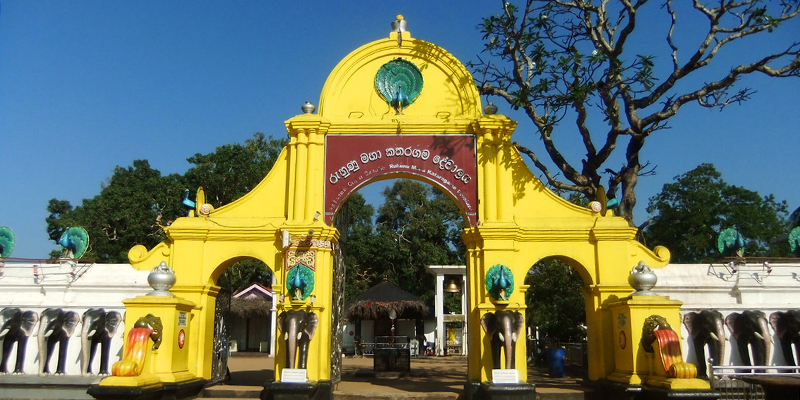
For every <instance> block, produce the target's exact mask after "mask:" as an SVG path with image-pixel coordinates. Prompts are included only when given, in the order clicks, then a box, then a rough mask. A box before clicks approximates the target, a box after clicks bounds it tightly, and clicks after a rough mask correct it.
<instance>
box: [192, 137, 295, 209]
mask: <svg viewBox="0 0 800 400" xmlns="http://www.w3.org/2000/svg"><path fill="white" fill-rule="evenodd" d="M288 143H289V140H288V139H274V138H272V137H271V136H270V137H269V138H267V137H265V136H264V134H263V133H260V132H257V133H255V134H253V137H252V138H250V139H247V140H246V141H245V142H244V144H239V143H234V144H226V145H223V146H219V147H217V148H216V150H215V151H214V152H213V153H208V154H200V153H197V154H195V155H194V156H192V157H189V158H188V159H187V161H189V162H190V163H192V164H194V166H193V167H192V168H190V169H189V170H188V171H186V174H185V175H184V177H185V179H186V184H187V186H189V187H190V188H195V189H196V188H197V187H199V186H202V187H203V190H204V191H205V193H206V201H207V202H208V203H210V204H211V205H213V206H214V207H219V206H222V205H225V204H228V203H231V202H233V201H234V200H236V199H238V198H240V197H242V196H244V195H245V194H247V192H249V191H250V190H252V189H253V188H254V187H256V185H258V184H259V183H260V182H261V181H262V180H263V179H264V177H265V176H267V173H269V171H270V169H272V166H273V165H274V164H275V161H276V160H277V159H278V155H280V152H281V150H282V149H283V147H284V146H286V145H287V144H288Z"/></svg>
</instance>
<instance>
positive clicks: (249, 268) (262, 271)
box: [217, 260, 272, 294]
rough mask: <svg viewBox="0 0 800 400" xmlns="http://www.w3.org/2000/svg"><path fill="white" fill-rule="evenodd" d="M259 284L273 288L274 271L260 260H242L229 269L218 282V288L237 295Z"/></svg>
mask: <svg viewBox="0 0 800 400" xmlns="http://www.w3.org/2000/svg"><path fill="white" fill-rule="evenodd" d="M254 283H258V284H261V285H264V286H266V287H272V271H271V270H270V269H269V267H267V265H266V264H264V263H263V262H261V261H259V260H242V261H239V262H237V263H235V264H233V265H232V266H231V267H230V268H228V269H227V270H226V271H225V272H224V273H223V274H222V276H221V277H220V278H219V279H218V280H217V286H221V287H223V288H225V289H228V290H229V291H230V292H231V293H233V294H235V293H237V292H239V291H241V290H243V289H247V288H248V287H249V286H250V285H252V284H254Z"/></svg>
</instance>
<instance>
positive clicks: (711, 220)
mask: <svg viewBox="0 0 800 400" xmlns="http://www.w3.org/2000/svg"><path fill="white" fill-rule="evenodd" d="M647 212H648V213H650V214H654V216H653V218H652V219H651V221H650V224H649V225H648V226H647V228H646V230H645V238H646V240H647V242H648V245H651V246H655V245H663V246H665V247H667V248H668V249H670V252H671V253H672V262H675V263H698V262H711V261H715V260H718V259H719V258H721V256H720V254H719V253H718V251H717V250H716V249H717V236H718V235H719V233H720V231H722V230H723V229H725V228H732V227H738V228H739V232H740V233H741V234H742V236H744V238H745V239H746V241H747V242H746V245H745V255H749V256H788V255H789V254H788V253H789V250H788V245H787V244H786V243H778V244H770V242H771V241H772V240H773V239H774V238H776V237H779V236H780V235H782V234H786V233H787V232H788V222H787V220H786V217H787V212H788V206H787V204H786V202H785V201H781V202H778V201H776V200H775V197H774V196H773V195H768V196H763V197H762V196H760V195H759V194H758V193H756V192H753V191H750V190H747V189H745V188H742V187H738V186H732V185H729V184H728V183H726V182H725V181H723V180H722V175H721V174H720V173H719V172H717V170H716V169H715V168H714V166H713V165H711V164H701V165H699V166H698V167H697V168H695V169H693V170H691V171H689V172H687V173H685V174H683V175H680V176H676V177H675V179H674V182H673V183H668V184H665V185H664V187H663V189H662V190H661V193H659V194H658V195H656V196H653V197H651V198H650V202H649V204H648V206H647Z"/></svg>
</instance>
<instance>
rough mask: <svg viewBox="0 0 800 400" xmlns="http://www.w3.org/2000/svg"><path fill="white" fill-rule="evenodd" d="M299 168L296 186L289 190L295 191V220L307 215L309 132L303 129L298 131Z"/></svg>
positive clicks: (296, 173) (295, 180)
mask: <svg viewBox="0 0 800 400" xmlns="http://www.w3.org/2000/svg"><path fill="white" fill-rule="evenodd" d="M297 142H298V143H297V162H296V165H297V168H296V169H295V177H294V182H295V184H294V186H293V187H290V188H289V190H291V191H293V192H294V220H295V221H300V220H304V219H306V218H307V217H306V216H305V215H306V210H305V198H306V193H305V191H306V180H307V179H308V176H307V174H308V172H309V171H308V170H307V169H306V168H307V167H308V166H307V164H308V134H307V132H306V131H305V130H303V129H301V130H300V131H299V132H298V133H297Z"/></svg>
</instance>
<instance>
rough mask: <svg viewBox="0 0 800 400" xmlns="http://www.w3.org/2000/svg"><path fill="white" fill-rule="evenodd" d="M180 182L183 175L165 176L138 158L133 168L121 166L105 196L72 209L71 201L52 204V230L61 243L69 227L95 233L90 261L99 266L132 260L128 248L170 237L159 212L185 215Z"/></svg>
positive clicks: (88, 253) (87, 255)
mask: <svg viewBox="0 0 800 400" xmlns="http://www.w3.org/2000/svg"><path fill="white" fill-rule="evenodd" d="M180 182H181V177H180V176H179V175H175V174H173V175H167V176H162V175H161V172H159V171H158V170H156V169H153V168H151V167H150V164H149V163H148V162H147V161H146V160H135V161H134V162H133V166H130V167H127V168H123V167H119V166H117V167H116V168H114V174H113V175H112V176H111V178H110V179H109V180H108V182H107V183H106V184H104V185H103V186H102V189H101V191H100V194H98V195H97V196H95V197H93V198H91V199H84V200H83V202H82V204H81V205H80V206H77V207H75V208H72V205H71V204H70V203H69V202H68V201H65V200H57V199H52V200H50V202H49V204H48V207H47V210H48V212H49V213H50V215H49V216H48V218H47V219H46V220H47V232H48V234H49V235H50V238H51V239H53V240H54V241H55V242H56V243H58V239H59V238H60V236H61V233H62V232H63V231H64V229H66V228H67V227H70V226H80V227H83V228H84V229H86V231H87V232H88V233H89V248H88V250H87V251H86V253H85V255H84V256H83V257H84V258H88V259H92V260H94V261H95V262H99V263H124V262H127V261H128V250H130V248H131V247H133V246H134V245H136V244H142V245H145V246H147V247H153V246H155V245H156V244H158V243H159V242H161V241H162V240H164V239H165V236H164V233H163V231H162V230H161V229H160V228H159V227H158V225H157V222H156V220H157V217H158V214H159V213H163V214H164V216H165V218H166V217H169V216H173V217H175V216H179V215H181V214H182V213H184V211H183V210H182V209H181V206H180V198H181V194H182V193H181V186H182V185H181V184H180ZM56 254H58V252H55V254H53V253H51V255H56Z"/></svg>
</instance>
